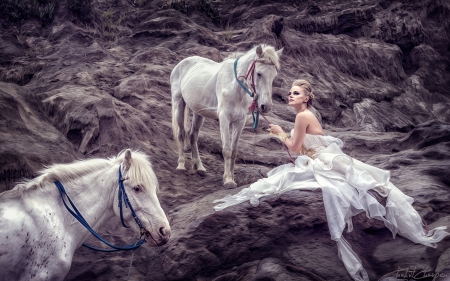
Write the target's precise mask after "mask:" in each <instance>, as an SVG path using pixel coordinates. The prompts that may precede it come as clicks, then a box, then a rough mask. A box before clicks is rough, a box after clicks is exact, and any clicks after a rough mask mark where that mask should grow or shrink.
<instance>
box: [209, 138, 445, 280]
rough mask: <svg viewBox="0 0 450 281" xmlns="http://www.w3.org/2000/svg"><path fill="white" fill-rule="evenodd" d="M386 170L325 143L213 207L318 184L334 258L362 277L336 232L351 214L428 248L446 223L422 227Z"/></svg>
mask: <svg viewBox="0 0 450 281" xmlns="http://www.w3.org/2000/svg"><path fill="white" fill-rule="evenodd" d="M389 180H390V172H389V171H385V170H382V169H379V168H376V167H373V166H370V165H367V164H364V163H362V162H360V161H358V160H356V159H353V158H352V157H350V156H348V155H346V154H344V153H343V152H342V151H341V149H340V148H339V146H338V144H337V143H331V144H330V145H328V146H327V147H326V148H324V149H321V150H319V151H318V152H317V153H316V154H315V155H314V159H313V158H310V157H308V156H306V155H301V156H299V157H298V158H297V159H296V161H295V166H294V164H285V165H281V166H279V167H277V168H275V169H273V170H271V171H270V172H269V173H268V178H264V179H260V180H258V181H257V182H255V183H253V184H252V185H251V186H249V187H248V188H244V189H243V190H241V191H240V192H239V193H238V194H235V195H233V196H231V195H227V196H226V197H224V198H222V199H219V200H215V201H214V203H220V204H218V205H216V206H215V207H214V209H215V210H216V211H220V210H223V209H225V208H226V207H229V206H232V205H236V204H239V203H242V202H246V201H248V200H249V201H250V204H251V205H252V206H254V207H256V206H258V204H259V198H261V197H263V196H267V195H271V194H276V193H282V192H286V191H289V190H295V189H301V190H314V189H317V188H321V189H322V194H323V201H324V205H325V211H326V215H327V221H328V227H329V229H330V234H331V239H333V240H334V241H336V242H337V246H338V251H339V253H338V254H339V257H340V259H341V260H342V262H343V263H344V265H345V267H346V269H347V271H348V273H349V274H350V275H351V276H352V278H353V279H354V280H358V281H360V280H361V281H362V280H364V281H368V280H369V278H368V275H367V272H366V271H365V269H364V268H363V267H362V264H361V261H360V260H359V258H358V256H357V255H356V253H355V252H353V250H352V248H351V247H350V245H349V244H348V242H347V241H346V240H345V239H344V238H343V236H342V233H343V231H344V228H345V225H347V227H348V231H349V232H350V231H352V229H353V224H352V217H353V216H355V215H357V214H359V213H361V212H366V215H367V216H368V217H370V218H375V219H379V220H382V221H384V224H385V225H386V227H388V228H389V229H390V230H391V232H392V235H393V237H394V238H395V235H396V234H397V233H398V234H400V235H401V236H403V237H406V238H408V239H410V240H411V241H413V242H416V243H420V244H423V245H425V246H429V247H434V248H435V247H436V246H437V245H436V243H437V242H439V241H441V240H442V239H444V238H445V237H446V236H447V235H449V233H448V232H446V231H444V229H446V228H447V227H446V226H441V227H437V228H435V229H433V230H431V231H429V232H428V233H427V232H426V230H425V228H424V225H423V221H422V218H421V217H420V216H419V214H418V213H417V211H416V210H415V209H414V208H413V207H412V205H411V204H412V203H413V201H414V199H413V198H411V197H409V196H407V195H405V194H404V193H403V192H401V191H400V190H399V189H398V188H397V187H396V186H394V185H393V184H392V183H391V182H390V181H389ZM371 189H372V190H375V191H376V192H378V193H379V194H380V195H381V196H384V197H386V196H387V202H386V206H383V205H381V204H380V203H379V202H378V201H377V200H376V198H375V197H374V196H373V195H372V194H370V193H368V192H367V191H368V190H371Z"/></svg>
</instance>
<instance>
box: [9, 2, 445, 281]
mask: <svg viewBox="0 0 450 281" xmlns="http://www.w3.org/2000/svg"><path fill="white" fill-rule="evenodd" d="M44 2H45V1H44ZM69 3H70V1H61V2H59V4H58V5H56V6H55V11H54V16H53V18H52V20H51V21H50V22H49V23H47V22H46V23H45V24H44V25H43V24H42V22H40V21H39V20H38V19H36V18H29V19H27V20H25V21H22V22H12V21H10V20H8V19H7V18H5V19H2V20H1V27H0V29H1V35H0V79H1V81H2V82H0V94H1V95H0V108H1V110H0V116H1V118H0V123H1V126H0V143H1V144H2V145H1V146H0V156H1V157H0V159H1V160H0V161H1V164H2V165H0V191H3V190H6V189H10V188H12V187H13V186H14V182H16V181H18V180H20V179H21V178H23V177H33V176H34V175H36V172H37V171H38V170H39V169H40V168H42V167H43V165H47V164H51V163H67V162H71V161H73V160H74V159H80V158H90V157H107V156H111V155H115V154H117V153H118V152H120V151H121V150H123V149H124V148H127V147H131V148H136V149H140V150H142V151H144V152H146V153H147V154H148V155H150V157H151V159H152V163H153V166H154V169H155V172H156V174H157V176H158V179H159V182H160V186H161V191H160V193H159V198H160V201H161V204H162V206H163V208H164V209H165V211H166V213H167V214H168V216H169V218H170V221H171V224H172V228H173V235H172V239H171V241H170V242H169V243H168V244H167V245H165V246H163V247H161V248H157V249H156V248H151V249H147V248H142V249H139V250H137V251H135V252H134V255H133V254H132V253H118V254H103V253H94V252H91V251H90V250H87V249H79V250H78V251H77V253H76V255H75V258H74V262H73V265H72V269H71V271H70V273H69V275H68V276H67V280H116V279H126V278H127V276H128V274H130V280H198V281H200V280H351V279H350V277H349V275H348V274H347V272H346V270H345V268H344V267H343V264H342V262H341V261H340V260H339V258H338V256H337V248H336V245H335V244H334V242H332V241H331V239H330V236H329V232H328V227H327V224H326V217H325V213H324V209H323V202H322V197H321V193H320V191H318V192H305V191H302V192H300V191H292V192H289V193H286V194H282V195H279V196H270V197H268V198H265V199H264V202H263V203H262V204H261V206H260V207H258V208H252V207H250V205H249V204H242V205H239V206H235V207H232V208H229V209H227V210H225V211H223V212H218V213H214V212H213V209H212V206H213V204H212V201H213V200H214V199H217V198H221V197H223V196H225V195H226V194H228V193H236V192H238V191H239V190H240V189H241V188H242V186H245V185H247V184H250V183H252V182H254V181H256V180H257V179H259V178H261V177H263V176H264V175H265V174H266V173H267V171H269V170H270V168H273V167H275V166H277V165H280V164H283V163H288V162H289V158H288V157H287V156H286V154H285V152H284V151H283V150H282V149H281V146H280V144H279V142H278V141H276V140H274V139H271V138H270V136H268V135H267V134H266V133H264V130H263V128H264V126H267V124H265V123H264V121H263V120H261V126H262V127H261V126H260V128H259V129H258V130H257V132H256V133H254V132H253V131H252V130H251V128H250V123H251V120H250V117H249V119H248V122H247V126H246V128H245V129H244V134H243V136H242V138H241V142H240V146H239V156H238V160H237V168H236V180H237V183H238V185H239V186H241V187H238V188H237V189H235V190H224V189H223V187H222V173H223V170H222V169H223V163H222V156H221V143H220V136H219V133H218V121H216V120H206V121H205V124H204V126H203V128H202V130H201V133H200V137H199V145H200V153H201V156H202V159H203V162H204V165H205V167H206V168H207V170H208V173H207V175H206V176H204V177H200V176H199V175H197V174H193V173H190V172H186V173H180V172H176V171H175V167H176V162H177V161H176V160H177V157H176V153H175V144H174V142H173V138H172V132H171V95H170V84H169V76H170V73H171V70H172V69H173V67H174V66H175V65H176V64H177V62H179V61H180V60H182V59H184V58H186V57H188V56H191V55H200V56H204V57H207V58H210V59H212V60H214V61H217V62H219V61H221V60H222V59H223V58H224V57H226V56H228V55H229V54H230V53H232V52H244V51H246V50H248V49H250V48H251V47H253V46H255V45H256V44H261V43H265V44H270V45H272V46H275V47H276V48H277V49H279V48H284V52H283V56H282V59H281V71H280V73H279V75H278V77H277V78H276V79H275V81H274V84H273V89H274V91H273V92H274V95H273V99H274V107H273V109H272V110H271V112H270V113H269V114H268V116H267V118H268V119H269V120H270V121H272V122H273V123H277V124H280V125H281V126H282V127H283V128H285V129H290V128H292V126H293V121H294V114H293V112H292V110H291V109H289V108H288V107H287V106H286V102H287V97H286V93H287V92H288V91H289V88H290V84H291V83H292V81H293V80H294V79H298V78H304V79H307V80H309V81H310V82H311V83H312V85H313V88H314V92H315V94H316V97H317V99H316V101H315V103H314V109H315V111H316V113H317V116H318V117H319V119H320V120H321V122H322V124H323V126H324V128H325V129H326V132H327V133H328V134H331V135H333V136H337V137H339V138H341V139H342V140H343V141H344V143H345V147H344V151H345V152H346V153H348V154H349V155H351V156H353V157H355V158H357V159H359V160H362V161H365V162H367V163H369V164H371V165H375V166H377V167H380V168H383V169H389V170H391V175H392V177H391V179H392V182H393V183H394V184H396V185H397V186H398V187H399V188H400V189H401V190H402V191H404V192H405V193H406V194H408V195H410V196H412V197H414V199H415V203H414V207H415V208H416V209H417V210H418V211H419V213H420V214H421V215H422V216H423V217H424V218H425V220H426V221H428V223H430V226H431V227H433V226H437V225H447V226H449V227H450V203H449V202H450V187H449V186H450V176H449V173H448V171H449V168H450V124H449V122H450V105H449V104H450V61H449V57H450V56H449V55H450V39H449V38H450V37H449V36H450V21H449V17H450V4H449V3H448V2H447V1H444V0H414V1H395V0H387V1H381V0H380V1H363V0H361V1H350V0H348V1H299V0H290V1H288V0H285V1H272V0H261V1H249V0H238V1H222V0H216V1H208V0H201V1H194V0H191V1H176V0H173V1H168V0H167V1H166V0H160V1H156V0H155V1H151V0H148V1H142V0H141V1H131V0H95V1H93V2H92V7H91V12H90V14H84V15H80V14H78V16H77V15H76V14H74V13H73V11H72V12H71V11H70V10H69V8H68V4H69ZM380 200H381V199H380ZM354 224H355V230H354V231H353V232H352V233H349V234H346V238H347V240H348V241H349V242H350V243H351V244H352V246H353V247H354V250H355V252H357V253H358V255H359V257H360V258H361V260H362V263H363V265H364V267H365V268H366V269H367V271H368V273H369V276H370V278H371V280H372V279H373V280H378V278H380V277H381V276H383V275H384V274H387V273H389V272H392V271H394V270H396V269H397V268H399V267H402V268H405V267H408V266H416V267H417V268H422V269H426V268H429V269H430V270H431V271H436V272H448V274H449V276H450V266H449V264H450V239H449V238H447V239H446V240H444V241H443V242H442V243H441V244H440V245H439V246H438V248H437V249H431V248H426V247H424V246H420V245H416V244H414V243H412V242H410V241H409V240H406V239H403V238H402V237H397V238H396V239H395V240H394V239H392V236H391V235H390V233H389V231H388V230H387V229H386V228H384V226H383V225H382V224H380V223H379V222H375V221H373V220H371V219H368V218H367V217H366V216H365V215H364V214H361V215H359V216H358V217H357V218H356V219H355V223H354ZM102 233H103V234H104V235H105V237H107V238H109V239H110V240H112V241H114V242H116V243H123V244H124V243H127V242H130V241H131V240H133V239H134V237H132V234H131V233H130V232H127V231H126V230H124V229H122V228H120V227H119V223H118V222H117V221H116V220H114V221H111V222H110V223H109V224H108V225H107V226H106V227H105V228H104V229H103V230H102ZM91 242H92V241H91ZM94 243H95V242H94ZM132 255H133V256H132ZM131 258H132V259H133V266H132V267H131V269H130V268H129V264H130V259H131ZM130 270H131V271H130ZM438 280H439V279H438Z"/></svg>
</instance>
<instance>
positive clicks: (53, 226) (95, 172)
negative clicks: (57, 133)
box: [0, 150, 170, 281]
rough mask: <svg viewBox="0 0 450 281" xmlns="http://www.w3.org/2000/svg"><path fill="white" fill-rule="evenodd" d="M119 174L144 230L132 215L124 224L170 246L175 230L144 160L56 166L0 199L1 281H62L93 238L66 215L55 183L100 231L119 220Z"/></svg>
mask: <svg viewBox="0 0 450 281" xmlns="http://www.w3.org/2000/svg"><path fill="white" fill-rule="evenodd" d="M132 154H133V155H132ZM121 162H122V164H121ZM119 169H121V173H122V175H123V177H122V179H123V187H124V189H125V190H126V191H127V195H128V198H129V201H130V203H131V205H132V207H133V209H134V211H135V213H136V215H137V217H138V218H139V220H140V223H141V225H142V226H143V229H140V228H139V227H138V226H137V224H136V223H135V222H134V218H133V217H132V215H131V214H130V210H128V209H125V210H124V214H123V220H124V221H125V222H127V224H128V225H130V226H131V228H132V229H133V230H134V231H135V232H136V233H138V234H140V235H141V236H142V234H144V236H146V237H145V240H147V239H148V242H149V243H151V245H152V246H160V245H163V244H165V243H167V241H168V238H169V236H170V226H169V222H168V221H167V218H166V215H165V214H164V211H163V210H162V208H161V206H160V204H159V201H158V198H157V196H156V190H157V188H158V182H157V178H156V176H155V174H154V172H153V170H152V168H151V164H150V162H149V161H148V160H147V157H146V155H145V154H143V153H140V152H133V153H132V152H131V151H130V150H126V151H125V153H122V154H120V155H119V156H118V157H117V158H111V159H92V160H87V161H78V162H75V163H72V164H66V165H61V164H60V165H53V166H51V167H50V168H48V169H46V170H43V171H42V172H41V175H40V176H39V177H37V178H35V179H33V180H30V181H28V182H26V183H23V184H19V185H16V186H15V187H14V188H13V189H12V190H9V191H6V192H3V193H1V194H0V280H39V281H40V280H63V279H64V277H65V276H66V275H67V273H68V271H69V269H70V266H71V263H72V257H73V254H74V252H75V250H76V249H77V248H78V247H80V246H81V245H82V244H83V242H84V241H85V240H86V239H87V238H88V236H89V235H90V233H89V231H88V230H87V229H86V228H84V227H83V226H82V225H81V224H80V223H79V222H78V221H76V220H75V218H74V217H72V215H71V214H70V213H69V212H68V211H67V210H66V208H65V207H64V205H63V203H62V199H61V195H60V192H59V191H58V188H57V187H56V186H55V183H54V182H55V181H61V182H62V183H63V184H64V186H65V189H66V191H67V194H68V195H69V196H70V197H71V199H72V201H73V202H74V203H75V205H76V206H77V208H78V210H79V211H80V213H81V214H82V215H83V216H84V218H85V219H86V221H87V222H88V223H89V224H90V226H91V227H92V228H93V229H94V230H98V229H99V228H100V226H101V225H102V224H103V223H104V222H105V221H107V220H109V219H110V218H112V217H114V216H120V214H119V213H120V211H119V207H118V202H119V199H118V196H117V194H118V188H119V187H118V182H119V173H118V171H119ZM129 209H131V208H129Z"/></svg>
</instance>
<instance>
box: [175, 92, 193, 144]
mask: <svg viewBox="0 0 450 281" xmlns="http://www.w3.org/2000/svg"><path fill="white" fill-rule="evenodd" d="M183 124H184V139H183V143H184V147H183V149H186V147H187V140H188V136H189V135H190V132H189V107H188V106H187V105H185V107H184V116H183ZM172 133H173V139H174V140H175V143H176V144H177V148H178V147H180V142H179V141H178V123H177V119H176V117H175V104H174V102H173V101H172Z"/></svg>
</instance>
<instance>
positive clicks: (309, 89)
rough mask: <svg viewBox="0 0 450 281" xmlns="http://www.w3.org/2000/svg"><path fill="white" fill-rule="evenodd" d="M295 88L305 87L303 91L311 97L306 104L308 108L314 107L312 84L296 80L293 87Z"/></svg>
mask: <svg viewBox="0 0 450 281" xmlns="http://www.w3.org/2000/svg"><path fill="white" fill-rule="evenodd" d="M293 86H299V87H303V89H305V90H306V94H307V95H308V96H309V100H308V102H307V103H306V106H307V107H310V106H311V105H312V101H313V100H314V94H313V90H312V87H311V84H309V82H308V81H306V80H303V79H299V80H295V81H294V83H292V87H293Z"/></svg>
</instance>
